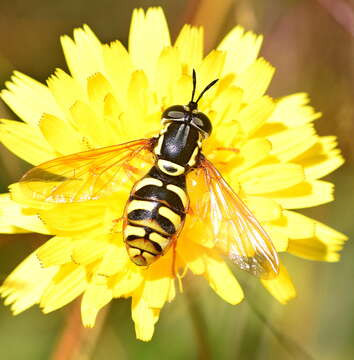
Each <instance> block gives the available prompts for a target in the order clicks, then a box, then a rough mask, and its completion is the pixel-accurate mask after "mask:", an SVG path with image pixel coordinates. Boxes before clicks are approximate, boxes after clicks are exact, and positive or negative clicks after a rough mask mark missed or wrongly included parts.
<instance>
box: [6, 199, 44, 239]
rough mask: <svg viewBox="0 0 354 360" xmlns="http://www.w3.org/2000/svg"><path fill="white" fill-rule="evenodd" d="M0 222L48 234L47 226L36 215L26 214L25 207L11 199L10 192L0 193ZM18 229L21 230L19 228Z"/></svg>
mask: <svg viewBox="0 0 354 360" xmlns="http://www.w3.org/2000/svg"><path fill="white" fill-rule="evenodd" d="M0 224H2V225H7V226H11V225H12V226H15V227H17V228H19V229H24V230H26V231H29V232H36V233H40V234H49V230H48V228H47V227H46V226H45V225H44V224H43V222H42V221H41V219H40V218H39V217H38V215H29V214H26V209H24V208H22V207H21V205H19V204H18V203H16V202H15V201H13V200H11V198H10V194H1V195H0ZM14 230H15V229H14ZM19 231H20V232H21V230H19Z"/></svg>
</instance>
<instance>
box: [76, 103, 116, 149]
mask: <svg viewBox="0 0 354 360" xmlns="http://www.w3.org/2000/svg"><path fill="white" fill-rule="evenodd" d="M70 112H71V115H72V125H73V126H74V128H76V129H77V131H78V132H79V133H80V134H81V135H83V136H84V137H86V138H87V139H88V141H89V142H90V143H91V144H92V145H93V146H94V147H102V146H105V145H111V144H109V143H107V136H106V133H107V130H108V129H107V127H106V126H105V123H104V122H103V121H102V119H100V118H99V116H98V115H97V114H96V113H95V112H94V111H92V109H91V108H90V107H89V106H88V105H87V104H85V103H83V102H81V101H77V102H76V103H75V104H74V105H73V106H72V107H71V109H70Z"/></svg>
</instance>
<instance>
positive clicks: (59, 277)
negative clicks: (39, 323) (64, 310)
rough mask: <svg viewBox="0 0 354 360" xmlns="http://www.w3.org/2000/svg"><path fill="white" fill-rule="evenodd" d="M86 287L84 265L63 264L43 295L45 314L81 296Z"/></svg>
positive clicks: (42, 303) (42, 306)
mask: <svg viewBox="0 0 354 360" xmlns="http://www.w3.org/2000/svg"><path fill="white" fill-rule="evenodd" d="M49 269H51V268H49ZM86 287H87V279H86V270H85V268H84V267H83V266H78V265H75V264H66V265H62V266H61V268H60V270H59V271H58V273H57V274H56V275H55V276H54V278H53V280H52V281H51V283H50V285H49V286H48V287H47V289H46V290H45V292H44V294H43V296H42V297H41V300H40V307H41V308H42V311H43V312H44V313H45V314H47V313H49V312H51V311H54V310H57V309H59V308H61V307H63V306H64V305H66V304H68V303H69V302H71V301H73V300H74V299H75V298H77V297H78V296H80V295H81V293H82V292H84V291H85V289H86Z"/></svg>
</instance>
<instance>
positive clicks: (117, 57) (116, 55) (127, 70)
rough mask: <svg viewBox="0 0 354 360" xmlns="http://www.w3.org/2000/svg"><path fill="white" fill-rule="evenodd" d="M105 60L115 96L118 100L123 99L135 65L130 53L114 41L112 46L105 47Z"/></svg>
mask: <svg viewBox="0 0 354 360" xmlns="http://www.w3.org/2000/svg"><path fill="white" fill-rule="evenodd" d="M103 59H104V64H105V69H106V72H107V78H108V79H109V80H110V84H111V85H112V87H113V89H114V95H115V96H116V97H117V98H118V99H123V98H124V97H125V94H126V91H127V88H128V85H129V80H130V76H131V73H132V71H133V64H132V61H131V58H130V55H129V53H128V51H127V50H126V48H125V47H124V46H123V45H122V44H121V43H120V42H119V41H114V42H112V43H111V44H110V45H103ZM117 64H119V66H117Z"/></svg>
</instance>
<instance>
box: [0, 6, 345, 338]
mask: <svg viewBox="0 0 354 360" xmlns="http://www.w3.org/2000/svg"><path fill="white" fill-rule="evenodd" d="M61 42H62V46H63V49H64V54H65V57H66V61H67V63H68V67H69V69H70V73H71V75H69V74H67V73H65V72H64V71H63V70H60V69H58V70H56V72H55V74H54V75H53V76H51V77H50V78H49V79H48V81H47V86H45V85H42V84H40V83H38V82H36V81H35V80H33V79H31V78H30V77H28V76H26V75H24V74H22V73H19V72H15V73H14V76H13V77H12V81H11V82H7V83H6V87H7V90H3V91H2V93H1V96H2V99H3V100H4V101H5V102H6V103H7V104H8V105H9V107H10V108H11V109H12V110H13V111H14V112H15V113H16V114H17V115H18V116H19V117H20V118H21V119H22V120H23V122H17V121H12V120H1V126H0V140H1V141H2V143H3V144H4V145H5V146H7V147H8V148H9V149H10V150H11V151H12V152H14V153H15V154H16V155H18V156H19V157H21V158H22V159H24V160H26V161H27V162H29V163H31V164H33V165H38V164H40V163H42V162H44V161H47V160H50V159H53V158H57V157H59V156H62V155H67V154H71V153H75V152H79V151H83V150H87V149H91V148H98V147H103V146H107V145H112V144H119V143H124V142H127V141H129V140H134V139H139V138H143V137H151V136H152V135H154V134H157V133H158V131H159V128H160V117H161V112H162V111H163V110H164V109H165V108H166V107H168V106H171V105H174V104H187V103H188V102H189V99H190V96H191V88H192V80H191V74H192V69H193V68H194V69H196V72H197V76H198V89H197V93H198V91H200V90H201V89H202V88H204V87H205V85H206V84H208V83H209V82H210V81H212V80H214V79H216V78H219V79H220V81H219V82H218V84H217V85H216V86H215V87H214V88H213V89H211V90H210V91H209V92H207V93H206V94H205V96H204V98H203V99H202V100H201V101H200V109H201V111H203V112H205V113H206V114H208V116H209V117H210V118H211V121H212V124H213V129H214V130H213V134H212V136H211V137H210V138H209V139H208V140H207V141H206V143H205V146H204V148H203V152H204V154H205V155H206V156H207V158H209V159H210V160H211V161H212V162H213V163H214V164H215V165H216V167H217V168H218V169H219V170H220V171H221V173H222V174H223V176H224V177H225V178H226V180H227V181H228V182H229V183H230V185H231V186H232V187H233V188H234V190H235V191H236V192H238V193H239V196H240V197H241V198H242V199H243V200H244V201H245V202H246V203H247V205H248V207H249V208H250V209H251V210H252V212H253V213H254V214H255V216H256V217H257V219H258V220H259V221H260V223H261V224H262V226H263V227H264V228H265V230H266V231H267V232H268V234H269V235H270V236H271V239H272V241H273V244H274V246H275V248H276V250H277V251H278V252H289V253H291V254H294V255H297V256H300V257H303V258H306V259H311V260H321V261H330V262H333V261H338V259H339V255H338V251H339V250H340V249H341V248H342V245H343V243H344V241H345V240H346V237H345V236H344V235H343V234H341V233H338V232H337V231H335V230H333V229H331V228H329V227H327V226H326V225H324V224H321V223H319V222H318V221H315V220H313V219H310V218H308V217H306V216H303V215H301V214H299V213H297V212H295V211H294V210H296V209H300V208H306V207H312V206H316V205H320V204H323V203H327V202H329V201H332V200H333V185H332V184H331V183H329V182H326V181H322V180H319V179H320V178H321V177H323V176H325V175H327V174H328V173H330V172H332V171H333V170H335V169H336V168H338V167H339V166H340V165H341V164H342V163H343V159H342V157H341V155H340V153H339V150H338V149H336V140H335V138H334V137H333V136H326V137H320V136H318V135H317V134H316V131H315V129H314V125H313V122H314V120H316V119H317V118H319V117H320V114H319V113H316V112H314V110H313V108H312V107H310V106H309V105H308V98H307V95H306V94H303V93H298V94H294V95H290V96H286V97H284V98H281V99H276V100H275V99H272V98H271V97H269V96H267V95H265V92H266V90H267V87H268V85H269V83H270V81H271V79H272V76H273V73H274V68H273V67H272V66H271V65H270V64H269V63H268V62H267V61H266V60H264V59H263V58H258V57H257V56H258V52H259V50H260V47H261V43H262V37H261V36H257V35H255V34H253V33H251V32H245V31H244V30H243V29H242V28H241V27H239V26H238V27H236V28H234V29H233V30H232V31H231V32H230V33H229V34H228V35H227V36H226V37H225V39H224V40H223V41H222V42H221V44H220V45H219V46H218V48H217V49H216V50H213V51H212V52H210V53H209V54H207V55H206V56H204V54H203V29H202V28H200V27H192V26H189V25H185V26H184V27H183V29H182V30H181V32H180V34H179V35H178V38H177V40H176V42H175V43H174V44H171V40H170V35H169V31H168V27H167V23H166V20H165V17H164V14H163V11H162V10H161V9H160V8H151V9H149V10H147V12H146V14H145V13H144V11H143V10H135V11H134V13H133V19H132V24H131V29H130V36H129V49H128V50H126V49H125V47H124V46H123V45H122V44H121V43H120V42H119V41H115V42H113V43H111V44H109V45H107V44H105V45H102V44H101V43H100V41H99V40H98V39H97V38H96V36H95V35H94V34H93V32H92V31H91V30H90V29H89V27H88V26H84V27H83V28H80V29H76V30H75V31H74V40H72V39H71V38H69V37H68V36H63V37H62V39H61ZM230 149H231V150H230ZM233 150H235V151H233ZM131 186H132V184H131V183H129V182H128V181H127V182H126V183H124V182H123V181H122V184H121V186H120V187H119V188H117V192H115V193H114V195H112V196H110V197H108V198H103V199H101V200H96V201H88V202H84V203H70V204H54V205H53V204H43V203H40V202H36V201H30V200H28V199H26V198H23V197H21V194H19V193H18V191H17V190H16V189H17V188H16V187H15V186H12V187H11V189H12V194H11V196H10V195H9V194H2V195H1V196H0V204H1V206H0V231H1V232H3V233H23V232H38V233H42V234H51V235H53V237H52V238H51V239H50V240H48V241H47V242H46V243H45V244H44V245H43V246H41V247H40V248H39V249H37V250H36V251H35V252H34V253H33V254H31V255H30V256H29V257H28V258H27V259H25V260H24V261H23V262H22V263H21V264H20V265H19V266H18V267H17V268H16V269H15V270H14V271H13V272H12V273H11V274H10V275H9V277H8V278H7V279H6V281H5V282H4V284H3V285H2V287H1V295H2V296H3V297H5V298H6V299H5V304H6V305H11V308H12V311H13V312H14V314H18V313H20V312H22V311H24V310H26V309H28V308H29V307H31V306H32V305H34V304H39V306H40V307H41V309H42V311H43V312H44V313H48V312H51V311H53V310H56V309H58V308H60V307H62V306H64V305H66V304H68V303H69V302H71V301H72V300H74V299H75V298H77V297H78V296H80V295H82V302H81V311H82V321H83V324H84V325H85V326H89V327H91V326H93V325H94V323H95V319H96V315H97V313H98V311H99V310H100V309H101V308H102V307H103V306H105V305H106V304H107V303H109V302H110V301H111V300H112V299H113V298H118V297H131V298H132V318H133V321H134V322H135V329H136V335H137V337H138V338H139V339H141V340H144V341H147V340H150V339H151V337H152V335H153V332H154V326H155V323H156V322H157V320H158V318H159V313H160V310H161V309H162V307H163V306H164V304H165V303H166V302H170V301H172V300H173V299H174V297H175V295H176V279H175V274H174V272H173V271H172V262H173V254H172V251H169V252H168V253H167V254H166V255H164V256H163V257H161V258H160V259H159V260H158V261H156V262H155V263H154V264H153V265H151V266H149V267H148V268H147V269H142V268H141V267H138V266H136V265H135V264H133V263H132V262H131V261H130V260H129V258H128V256H127V253H126V250H125V246H124V244H123V241H122V237H121V236H117V234H116V233H114V232H112V231H111V230H112V221H113V220H114V219H117V218H119V217H120V216H121V214H122V212H123V208H124V205H125V202H126V200H127V197H128V195H129V192H130V190H131ZM189 193H190V196H191V201H192V204H193V202H194V203H195V202H196V201H197V199H196V197H197V193H198V184H195V183H193V184H192V188H191V189H189ZM193 217H195V216H194V215H193V214H191V215H188V217H187V222H186V224H185V227H184V230H183V232H182V233H181V235H180V236H179V238H178V241H177V248H176V253H177V256H176V266H177V268H178V270H179V272H178V274H181V275H179V276H178V277H179V278H180V279H179V280H181V278H182V277H183V274H185V273H186V272H187V271H190V272H192V273H193V274H195V275H201V276H203V277H204V278H205V279H206V280H207V281H208V282H209V285H210V286H211V287H212V288H213V290H214V291H215V292H216V293H217V294H218V295H219V296H220V297H221V298H223V299H224V300H225V301H227V302H229V303H231V304H238V303H239V302H240V301H241V300H242V299H243V292H242V289H241V287H240V285H239V284H238V282H237V280H236V279H235V277H234V276H233V274H232V272H231V271H230V270H229V267H228V266H227V264H226V263H225V261H224V259H223V258H222V257H221V255H220V254H219V253H218V251H217V250H216V248H214V244H213V242H212V241H211V239H210V237H208V236H207V235H206V234H205V233H204V232H203V226H202V225H203V224H200V223H198V221H197V219H193ZM193 220H195V221H193ZM118 235H119V234H118ZM261 282H262V284H263V285H264V286H265V288H266V289H267V290H268V291H269V292H270V293H271V294H272V295H273V296H274V297H275V298H276V299H278V300H279V301H280V302H281V303H286V302H287V301H288V300H290V299H291V298H293V297H294V296H295V289H294V286H293V284H292V282H291V279H290V277H289V275H288V273H287V271H286V269H285V267H284V266H283V265H281V268H280V274H279V276H278V277H277V278H275V279H273V280H262V281H261Z"/></svg>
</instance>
